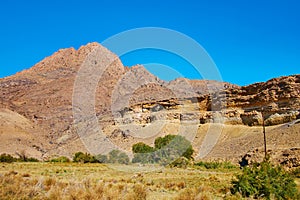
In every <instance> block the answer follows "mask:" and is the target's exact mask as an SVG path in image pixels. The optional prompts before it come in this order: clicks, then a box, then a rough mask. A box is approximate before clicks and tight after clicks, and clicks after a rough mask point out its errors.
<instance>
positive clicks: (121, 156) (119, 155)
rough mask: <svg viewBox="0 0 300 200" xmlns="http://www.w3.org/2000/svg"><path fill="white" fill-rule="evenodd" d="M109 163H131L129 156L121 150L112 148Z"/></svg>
mask: <svg viewBox="0 0 300 200" xmlns="http://www.w3.org/2000/svg"><path fill="white" fill-rule="evenodd" d="M108 163H119V164H126V165H127V164H129V157H128V156H127V154H126V153H124V152H121V151H120V150H116V149H115V150H112V151H111V152H109V153H108Z"/></svg>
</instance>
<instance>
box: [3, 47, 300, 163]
mask: <svg viewBox="0 0 300 200" xmlns="http://www.w3.org/2000/svg"><path fill="white" fill-rule="evenodd" d="M93 51H99V55H98V54H96V56H95V57H89V56H90V55H91V54H92V53H91V52H93ZM96 53H97V52H96ZM108 54H111V55H112V56H113V62H112V63H111V64H110V65H109V66H105V67H106V68H105V70H104V72H103V74H102V76H101V77H100V79H99V81H98V86H97V88H96V96H95V102H96V104H95V115H96V116H97V117H98V119H99V124H101V127H102V131H103V132H104V134H105V135H106V136H107V138H109V139H110V140H111V141H113V142H114V143H115V144H117V145H118V146H120V147H122V148H123V149H126V150H128V151H130V147H131V145H132V144H133V143H135V142H138V141H140V140H139V139H136V138H134V137H133V136H132V135H134V134H133V132H130V131H129V132H128V131H127V130H133V129H132V126H134V127H138V128H139V129H138V130H143V129H141V128H142V127H147V126H151V125H155V124H156V123H158V122H162V121H164V122H165V126H164V127H162V128H161V130H159V131H158V133H157V134H158V135H164V134H167V133H173V132H178V131H179V130H178V126H182V127H185V125H184V123H185V122H189V123H190V122H191V123H197V124H198V125H199V127H205V126H207V125H210V124H212V126H214V125H213V124H215V123H223V124H224V125H226V126H228V127H231V126H235V125H237V126H245V127H246V128H245V130H248V128H247V127H249V131H250V132H251V130H252V129H255V126H260V125H261V124H262V120H263V119H264V120H265V122H266V125H269V126H270V127H271V128H274V127H276V126H277V125H280V124H284V123H288V122H290V121H293V120H296V119H299V118H300V115H299V112H300V75H291V76H283V77H279V78H273V79H270V80H269V81H267V82H260V83H254V84H250V85H248V86H237V85H234V84H230V83H224V82H218V81H212V80H189V79H186V78H178V79H175V80H172V81H169V82H166V81H162V80H160V79H159V78H158V77H156V76H154V75H153V74H151V73H150V72H148V71H147V70H146V69H145V68H144V67H143V66H140V65H137V66H133V67H125V66H123V64H122V62H121V60H120V59H119V58H117V56H116V55H115V54H113V53H111V52H110V51H109V50H108V49H107V48H105V47H103V46H101V45H100V44H98V43H89V44H87V45H85V46H81V47H80V48H78V49H77V50H76V49H75V48H66V49H62V50H59V51H58V52H56V53H54V54H53V55H51V56H49V57H46V58H45V59H43V60H42V61H40V62H39V63H37V64H36V65H34V66H33V67H32V68H30V69H28V70H23V71H22V72H19V73H17V74H15V75H13V76H10V77H6V78H2V79H0V86H1V89H0V93H1V102H0V103H1V104H0V114H1V113H2V114H3V116H7V115H10V116H11V119H12V120H13V119H15V118H16V119H18V120H19V119H20V118H19V117H17V116H23V117H24V118H25V119H27V120H28V122H30V124H31V128H28V127H26V128H24V130H21V129H12V128H11V127H10V125H9V123H7V122H5V121H4V120H3V119H2V121H1V120H0V123H1V130H2V131H1V133H2V134H4V133H6V130H9V131H12V134H11V138H10V139H7V140H6V141H5V142H4V144H3V145H2V146H1V150H2V151H3V152H8V153H15V152H16V151H20V149H22V148H23V149H25V150H26V151H28V154H30V155H33V156H35V157H38V158H42V159H46V158H48V157H51V156H54V155H66V156H70V155H72V154H73V153H74V152H75V151H79V150H81V151H86V148H85V147H84V145H85V144H83V142H82V141H81V140H80V137H79V136H78V134H77V133H76V128H75V127H74V120H75V119H74V115H73V98H74V96H73V91H74V82H75V80H76V76H77V75H78V71H79V70H80V67H82V65H83V64H86V63H87V62H94V61H97V62H98V61H101V60H103V59H104V57H105V56H108ZM89 59H90V60H89ZM98 64H99V63H98ZM100 64H101V63H100ZM90 75H91V74H88V75H87V76H86V77H84V78H87V79H89V76H90ZM261 108H264V112H263V113H262V111H261ZM7 113H9V114H7ZM220 116H221V117H220ZM18 120H16V121H18ZM12 124H13V123H12ZM13 126H14V125H13ZM187 128H188V127H187ZM204 129H205V128H203V130H204ZM242 129H243V130H244V128H242ZM242 129H241V130H242ZM203 130H202V129H201V128H200V129H199V130H198V132H197V133H196V135H199V134H200V135H199V137H198V138H199V139H198V140H197V141H195V142H194V144H195V145H196V147H195V148H196V149H197V148H198V150H199V145H198V144H199V143H200V141H199V140H200V139H201V138H202V139H203V132H201V131H203ZM126 131H127V132H126ZM199 131H200V132H201V133H200V132H199ZM21 132H22V133H26V134H27V135H30V132H32V135H35V137H34V138H35V141H33V140H32V139H26V137H25V139H24V137H23V139H21V141H24V142H23V143H22V145H21V146H20V147H18V148H17V147H16V146H15V144H13V142H11V141H16V144H19V143H20V138H19V136H18V135H19V134H20V133H21ZM124 132H126V134H124ZM228 132H230V131H228ZM122 135H123V136H124V135H125V136H126V137H125V138H124V137H123V136H122ZM228 137H229V136H228ZM230 137H231V136H230ZM230 137H229V138H230ZM293 137H295V136H294V135H293ZM28 138H32V136H28ZM8 141H10V142H9V143H8ZM146 142H148V143H149V144H151V142H153V138H151V137H149V139H147V140H146ZM226 142H227V143H226V144H227V145H229V143H230V142H228V141H226ZM299 146H300V144H299ZM252 148H255V147H253V146H251V148H250V149H249V150H251V149H252ZM243 153H244V152H243ZM237 156H240V155H236V154H234V155H233V157H237ZM210 157H213V155H210Z"/></svg>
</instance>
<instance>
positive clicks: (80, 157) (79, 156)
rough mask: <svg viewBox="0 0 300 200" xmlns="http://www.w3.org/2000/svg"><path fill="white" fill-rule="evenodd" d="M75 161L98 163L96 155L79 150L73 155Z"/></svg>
mask: <svg viewBox="0 0 300 200" xmlns="http://www.w3.org/2000/svg"><path fill="white" fill-rule="evenodd" d="M73 162H81V163H97V162H98V161H97V159H96V158H95V156H92V155H91V154H89V153H82V152H77V153H75V155H74V157H73Z"/></svg>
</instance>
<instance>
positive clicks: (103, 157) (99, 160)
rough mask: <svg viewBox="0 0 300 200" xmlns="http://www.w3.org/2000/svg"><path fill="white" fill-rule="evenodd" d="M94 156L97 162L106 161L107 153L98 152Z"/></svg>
mask: <svg viewBox="0 0 300 200" xmlns="http://www.w3.org/2000/svg"><path fill="white" fill-rule="evenodd" d="M95 158H96V159H97V160H98V162H99V163H107V162H108V158H107V155H102V154H98V155H96V156H95Z"/></svg>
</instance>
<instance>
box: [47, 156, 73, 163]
mask: <svg viewBox="0 0 300 200" xmlns="http://www.w3.org/2000/svg"><path fill="white" fill-rule="evenodd" d="M50 162H56V163H68V162H71V161H70V159H69V158H67V157H65V156H61V157H58V158H53V159H51V160H50Z"/></svg>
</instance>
